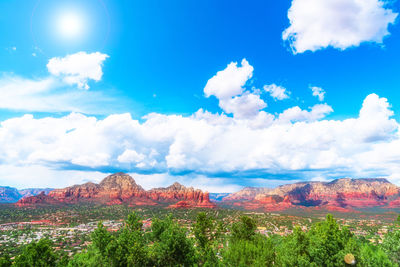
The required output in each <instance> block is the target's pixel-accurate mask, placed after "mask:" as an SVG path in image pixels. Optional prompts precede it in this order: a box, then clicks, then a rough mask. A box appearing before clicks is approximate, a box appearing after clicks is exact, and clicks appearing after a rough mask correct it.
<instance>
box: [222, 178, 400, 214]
mask: <svg viewBox="0 0 400 267" xmlns="http://www.w3.org/2000/svg"><path fill="white" fill-rule="evenodd" d="M255 191H256V190H252V191H251V193H254V192H255ZM258 192H261V193H256V194H251V193H249V190H248V189H244V192H238V193H234V194H232V195H233V196H228V197H226V198H224V202H226V203H229V202H230V203H232V204H234V205H237V206H243V207H245V208H248V209H264V210H271V211H273V210H282V209H287V208H293V207H318V208H326V209H328V210H340V211H350V210H352V209H353V208H368V207H377V206H380V207H386V206H387V207H395V206H398V205H399V204H400V200H397V199H399V193H400V191H399V188H398V187H397V186H395V185H394V184H392V183H390V182H389V181H387V180H386V179H380V178H376V179H350V178H343V179H337V180H334V181H332V182H301V183H295V184H288V185H282V186H279V187H277V188H275V189H265V191H264V192H262V190H258ZM240 196H242V198H240Z"/></svg>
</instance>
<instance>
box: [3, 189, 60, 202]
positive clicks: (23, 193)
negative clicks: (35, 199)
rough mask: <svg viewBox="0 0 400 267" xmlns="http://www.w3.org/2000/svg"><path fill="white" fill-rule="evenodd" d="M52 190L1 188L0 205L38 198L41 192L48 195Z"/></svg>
mask: <svg viewBox="0 0 400 267" xmlns="http://www.w3.org/2000/svg"><path fill="white" fill-rule="evenodd" d="M51 190H53V189H51V188H43V189H42V188H28V189H22V190H18V189H16V188H13V187H9V186H0V203H15V202H17V201H18V200H20V199H21V198H23V197H28V196H36V195H38V194H40V193H41V192H44V193H45V194H48V193H49V192H50V191H51Z"/></svg>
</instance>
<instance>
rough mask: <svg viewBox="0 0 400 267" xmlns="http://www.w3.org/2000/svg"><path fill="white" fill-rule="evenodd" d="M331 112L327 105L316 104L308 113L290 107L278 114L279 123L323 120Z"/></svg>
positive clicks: (298, 108)
mask: <svg viewBox="0 0 400 267" xmlns="http://www.w3.org/2000/svg"><path fill="white" fill-rule="evenodd" d="M331 112H333V109H332V107H331V106H329V105H327V104H318V105H315V106H313V107H312V108H311V110H310V111H308V110H302V109H301V108H300V107H298V106H296V107H292V108H289V109H287V110H285V111H283V112H282V113H281V114H279V121H281V122H296V121H316V120H319V119H322V118H324V117H325V116H326V115H328V114H329V113H331Z"/></svg>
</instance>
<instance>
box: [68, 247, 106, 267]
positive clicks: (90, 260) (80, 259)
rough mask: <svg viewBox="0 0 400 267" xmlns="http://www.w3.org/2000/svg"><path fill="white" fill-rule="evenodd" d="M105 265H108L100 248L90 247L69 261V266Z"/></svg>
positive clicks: (93, 266)
mask: <svg viewBox="0 0 400 267" xmlns="http://www.w3.org/2000/svg"><path fill="white" fill-rule="evenodd" d="M81 266H85V267H99V266H101V267H103V266H107V265H106V264H105V263H104V261H103V258H102V257H101V255H100V253H99V252H98V250H95V249H93V248H89V249H88V250H87V251H86V252H82V253H78V254H75V256H74V257H73V258H72V259H71V260H70V261H69V262H68V267H81Z"/></svg>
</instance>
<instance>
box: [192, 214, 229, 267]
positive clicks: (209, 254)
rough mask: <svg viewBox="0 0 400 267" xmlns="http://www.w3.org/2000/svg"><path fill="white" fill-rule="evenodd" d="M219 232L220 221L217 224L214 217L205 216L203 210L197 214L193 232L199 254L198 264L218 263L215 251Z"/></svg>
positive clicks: (219, 235) (220, 230) (213, 264)
mask: <svg viewBox="0 0 400 267" xmlns="http://www.w3.org/2000/svg"><path fill="white" fill-rule="evenodd" d="M221 232H222V223H220V224H217V223H216V222H215V219H214V218H212V217H210V216H207V214H206V213H205V212H199V213H198V214H197V218H196V222H195V223H194V225H193V234H194V236H195V239H196V245H197V248H198V250H199V254H200V257H199V260H200V262H199V264H200V265H204V266H217V265H218V264H219V260H218V258H217V256H216V253H217V249H218V241H220V240H219V239H220V237H221Z"/></svg>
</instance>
